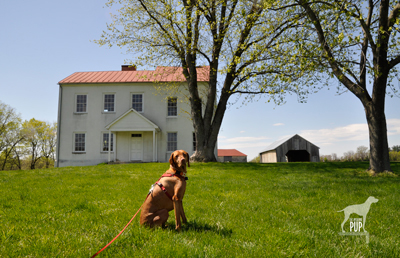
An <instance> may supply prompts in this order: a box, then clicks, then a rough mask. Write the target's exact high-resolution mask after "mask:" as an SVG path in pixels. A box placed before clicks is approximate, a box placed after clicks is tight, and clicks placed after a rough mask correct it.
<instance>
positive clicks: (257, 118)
mask: <svg viewBox="0 0 400 258" xmlns="http://www.w3.org/2000/svg"><path fill="white" fill-rule="evenodd" d="M104 3H105V1H99V0H85V1H81V0H79V1H78V0H70V1H54V0H37V1H21V0H12V1H6V0H3V1H1V2H0V10H1V15H0V24H2V28H1V39H0V100H1V101H2V102H4V103H6V104H8V105H10V106H12V107H14V108H15V109H16V110H17V112H18V113H20V114H21V116H22V118H23V119H30V118H35V119H39V120H43V121H48V122H56V120H57V107H58V84H57V83H58V82H59V81H60V80H62V79H63V78H65V77H67V76H68V75H70V74H72V73H74V72H78V71H110V70H119V69H120V67H121V65H122V64H124V60H125V59H129V58H131V56H127V55H125V53H124V50H121V49H119V48H111V49H109V48H107V47H99V46H98V45H97V44H95V43H93V42H91V41H92V40H95V39H99V38H100V35H101V32H102V31H103V30H104V29H105V28H106V23H107V22H109V21H110V15H109V13H110V10H109V9H107V8H104ZM138 69H141V68H140V67H139V68H138ZM232 100H233V99H232ZM266 100H267V98H263V97H262V98H261V99H259V100H258V101H257V102H253V103H247V104H246V105H242V102H241V101H240V100H239V101H238V102H237V103H236V104H233V105H231V106H230V107H229V108H228V110H227V112H226V115H225V118H224V121H223V124H222V129H221V132H220V135H219V141H218V144H219V148H235V149H238V150H239V151H241V152H243V153H245V154H247V155H248V157H249V159H251V158H253V157H255V156H256V155H257V154H258V153H259V152H260V151H262V150H263V149H265V148H266V147H267V146H268V145H269V144H271V143H272V142H274V141H276V140H279V139H281V138H283V137H286V136H290V135H294V134H299V135H301V136H303V137H304V138H306V139H307V140H309V141H311V142H312V143H314V144H316V145H317V146H319V147H320V153H321V154H331V153H337V154H338V155H339V156H341V155H342V154H343V152H346V151H349V150H353V151H356V148H357V147H358V146H361V145H364V146H367V147H368V146H369V142H368V128H367V125H366V119H365V114H364V109H363V107H362V105H361V103H360V101H359V100H358V99H357V98H356V97H355V96H353V95H352V94H351V93H344V94H341V95H338V94H337V92H336V85H332V87H331V89H330V90H327V89H324V90H322V91H320V92H319V93H316V94H313V95H310V96H309V97H308V101H307V103H305V104H304V103H303V104H302V103H298V102H297V98H296V96H288V97H287V99H286V100H287V102H286V104H284V105H282V106H276V105H275V104H273V103H265V102H266ZM386 118H387V123H388V140H389V146H393V145H400V98H396V97H395V98H390V97H387V101H386Z"/></svg>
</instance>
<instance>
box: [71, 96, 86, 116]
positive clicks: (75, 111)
mask: <svg viewBox="0 0 400 258" xmlns="http://www.w3.org/2000/svg"><path fill="white" fill-rule="evenodd" d="M78 95H86V111H85V112H78V111H77V108H78V106H77V105H78ZM74 103H75V104H74V114H77V115H80V114H87V113H88V110H89V94H87V93H75V101H74Z"/></svg>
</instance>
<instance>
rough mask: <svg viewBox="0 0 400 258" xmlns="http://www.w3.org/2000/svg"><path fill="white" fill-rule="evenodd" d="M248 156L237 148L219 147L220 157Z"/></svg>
mask: <svg viewBox="0 0 400 258" xmlns="http://www.w3.org/2000/svg"><path fill="white" fill-rule="evenodd" d="M226 156H232V157H247V155H246V154H244V153H242V152H240V151H238V150H236V149H218V157H226Z"/></svg>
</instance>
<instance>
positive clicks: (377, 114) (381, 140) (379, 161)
mask: <svg viewBox="0 0 400 258" xmlns="http://www.w3.org/2000/svg"><path fill="white" fill-rule="evenodd" d="M365 113H366V116H367V123H368V130H369V143H370V167H369V169H370V170H371V172H373V173H374V174H375V173H381V172H384V171H391V168H390V160H389V145H388V141H387V127H386V117H385V111H384V109H383V108H380V107H376V106H375V105H368V106H367V107H365Z"/></svg>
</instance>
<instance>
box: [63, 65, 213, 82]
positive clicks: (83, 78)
mask: <svg viewBox="0 0 400 258" xmlns="http://www.w3.org/2000/svg"><path fill="white" fill-rule="evenodd" d="M209 71H210V67H209V66H201V67H197V81H199V82H201V81H208V78H209ZM184 81H186V79H185V76H184V75H183V73H182V67H173V66H157V68H156V70H147V71H145V70H143V71H136V70H135V68H134V69H132V70H123V71H104V72H76V73H73V74H71V75H70V76H68V77H67V78H65V79H63V80H61V81H60V82H59V83H58V84H74V83H124V82H125V83H127V82H184Z"/></svg>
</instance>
